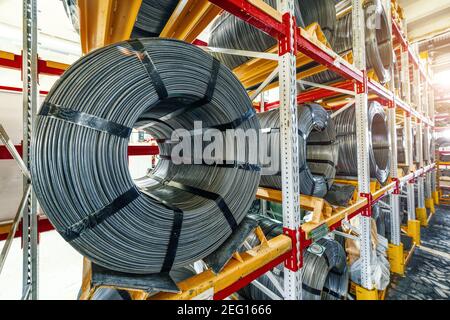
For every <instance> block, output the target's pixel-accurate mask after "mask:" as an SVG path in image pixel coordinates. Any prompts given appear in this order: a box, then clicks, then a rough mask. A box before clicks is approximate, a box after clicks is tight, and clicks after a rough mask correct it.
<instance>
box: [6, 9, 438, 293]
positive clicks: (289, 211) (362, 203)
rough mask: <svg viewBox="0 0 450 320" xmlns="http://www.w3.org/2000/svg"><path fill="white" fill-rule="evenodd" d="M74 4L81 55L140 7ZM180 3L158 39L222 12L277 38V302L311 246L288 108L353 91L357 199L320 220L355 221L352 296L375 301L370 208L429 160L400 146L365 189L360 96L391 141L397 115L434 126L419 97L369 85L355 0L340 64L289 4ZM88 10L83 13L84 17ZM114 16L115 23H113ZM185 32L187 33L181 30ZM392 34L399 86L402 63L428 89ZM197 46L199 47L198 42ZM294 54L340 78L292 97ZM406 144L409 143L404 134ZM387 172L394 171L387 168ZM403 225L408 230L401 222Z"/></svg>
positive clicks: (185, 34)
mask: <svg viewBox="0 0 450 320" xmlns="http://www.w3.org/2000/svg"><path fill="white" fill-rule="evenodd" d="M25 1H27V0H25ZM28 1H33V0H28ZM34 1H35V0H34ZM79 2H81V5H80V9H82V10H81V12H80V14H81V16H80V21H82V22H83V23H82V24H81V27H82V29H83V31H82V32H81V35H82V43H83V52H88V51H90V50H91V49H93V48H95V47H98V46H104V45H107V44H109V43H111V42H114V41H119V40H126V39H128V37H129V34H130V32H131V26H132V24H133V23H134V20H135V18H136V15H137V11H136V7H137V6H138V5H140V2H141V0H133V4H132V5H131V6H129V7H128V8H125V7H124V6H118V7H114V8H113V7H112V3H113V0H106V1H102V2H104V3H103V4H102V6H105V7H100V6H95V5H92V4H90V2H92V1H90V2H89V3H88V1H79ZM182 3H183V4H182V5H179V7H178V8H177V9H176V10H175V13H174V15H173V16H172V17H171V19H170V20H169V24H168V25H167V26H166V28H165V29H164V30H165V31H164V32H166V33H165V34H166V35H167V36H169V37H175V38H178V39H182V40H187V39H188V40H189V41H190V42H195V43H200V42H198V41H195V38H196V37H197V36H198V34H199V33H200V32H201V31H202V29H203V28H204V27H205V26H206V25H208V24H209V22H211V21H212V20H213V19H214V17H215V16H216V15H217V14H218V13H219V12H221V11H222V10H224V11H227V12H229V13H231V14H233V15H235V16H237V17H239V18H241V19H243V20H245V21H246V22H247V23H250V24H251V25H253V26H254V27H256V28H258V29H260V30H262V31H263V32H265V33H267V34H269V35H271V36H272V37H274V38H275V39H277V40H278V48H277V50H275V53H276V52H278V55H279V62H278V67H279V75H280V77H279V78H280V81H279V90H280V102H279V103H278V106H279V108H280V115H281V120H282V121H281V122H282V124H281V136H282V138H281V139H282V143H281V148H282V176H283V188H282V191H281V199H280V201H281V202H282V204H283V225H284V235H281V236H279V239H283V240H280V241H284V242H285V241H287V243H289V244H290V246H289V249H288V252H287V253H283V254H281V255H279V256H277V258H275V259H267V260H265V261H264V265H265V266H266V267H267V268H269V267H270V268H271V267H273V263H274V261H276V262H277V263H279V262H281V261H284V262H285V271H286V272H285V274H286V275H287V276H286V277H285V283H284V294H283V298H285V299H300V298H301V296H302V292H301V291H302V288H301V267H302V250H304V249H305V248H306V247H307V246H308V245H309V244H310V243H311V242H312V239H308V237H307V234H306V233H305V231H304V230H303V228H302V227H303V226H301V225H300V205H301V203H302V201H303V200H302V199H303V196H301V195H300V194H299V190H298V179H299V178H298V170H296V168H298V159H297V156H296V154H297V153H296V150H295V146H296V140H295V139H296V137H297V135H296V131H297V130H296V129H297V123H296V119H297V118H296V116H295V112H296V104H297V102H298V101H305V102H306V101H314V100H318V99H323V98H332V97H334V96H333V95H332V94H330V92H332V93H333V94H334V95H336V91H339V90H336V89H340V91H341V92H340V93H339V92H338V94H342V90H347V91H352V92H354V97H355V109H356V121H357V128H358V133H359V134H358V138H359V139H358V151H359V152H358V154H360V157H359V159H358V172H359V174H358V176H359V177H358V190H359V194H360V196H359V199H358V200H357V201H356V203H354V204H353V205H352V206H351V207H348V208H344V209H343V210H342V211H340V212H339V214H337V215H332V216H331V217H330V218H329V220H325V221H324V222H323V223H325V224H326V225H327V226H328V228H329V229H330V230H334V229H335V228H336V227H337V226H339V225H341V224H342V223H343V221H345V220H346V219H350V218H354V217H357V216H358V217H360V219H361V229H362V235H361V238H360V241H361V248H362V250H361V256H362V258H363V269H362V271H363V276H362V280H363V281H362V284H361V286H360V287H358V288H357V298H358V299H378V296H379V295H378V292H377V290H376V288H374V287H373V283H372V279H371V272H370V264H369V261H370V254H371V253H370V252H371V250H370V249H369V246H370V229H369V228H370V224H369V221H370V216H371V206H372V204H374V203H376V202H377V201H379V200H380V199H382V198H383V197H384V196H386V195H391V194H394V195H395V194H398V192H399V188H400V187H401V185H403V184H408V185H410V184H411V182H412V181H414V180H419V178H420V177H421V175H424V174H426V173H427V172H429V171H430V170H433V169H434V164H432V163H429V161H428V162H427V164H428V165H427V164H426V163H425V162H424V161H422V162H421V163H419V165H420V166H419V168H417V169H413V163H412V148H409V149H411V150H409V149H408V160H409V162H408V165H409V166H410V170H409V174H407V175H405V176H403V177H396V176H395V174H394V176H393V179H392V181H391V182H389V183H388V185H386V186H385V187H383V188H381V189H379V190H377V191H375V192H373V191H371V189H370V178H369V171H368V158H367V154H368V152H364V150H367V145H368V130H367V104H368V99H369V98H370V99H377V100H380V101H382V102H383V103H384V105H385V106H386V107H387V108H389V109H392V110H388V115H389V128H390V135H391V137H395V134H394V133H393V132H392V130H393V128H395V125H393V123H394V122H395V119H397V118H398V116H399V114H400V115H402V116H403V121H404V122H405V124H404V125H405V126H410V127H411V126H412V121H411V119H412V118H414V119H415V122H417V123H419V126H418V127H419V129H420V128H421V127H422V126H426V127H427V128H432V127H433V126H434V122H433V119H432V118H430V115H429V114H426V113H424V111H423V109H422V108H421V107H420V106H421V104H422V102H421V100H419V101H418V105H417V106H416V107H415V108H414V107H412V105H411V100H410V98H409V97H408V96H409V95H408V94H407V95H404V96H403V98H400V97H397V96H396V95H395V94H394V93H393V92H394V88H393V87H392V86H391V90H388V89H386V88H385V87H383V86H381V85H380V84H379V83H377V82H376V81H374V80H372V79H369V78H368V73H367V71H366V66H365V59H364V55H365V43H364V40H363V39H364V28H361V27H360V26H361V25H363V23H364V20H363V14H362V1H361V0H352V7H353V11H352V14H353V21H354V25H353V29H354V34H355V37H354V44H353V46H354V49H353V61H354V65H352V64H350V63H348V62H347V61H345V60H344V59H342V57H340V56H339V55H337V54H336V53H334V52H333V51H332V50H331V49H329V48H327V47H326V45H322V44H321V43H318V41H316V39H314V38H313V37H312V36H311V33H310V32H307V31H306V30H305V29H302V28H297V27H296V26H295V23H294V20H293V18H292V12H293V0H280V1H279V7H278V10H275V9H273V8H271V7H269V6H268V5H266V4H265V3H264V2H263V1H262V0H210V1H209V2H208V1H206V0H187V1H183V2H182ZM214 5H215V6H214ZM83 6H84V7H83ZM88 6H91V7H88ZM83 8H84V9H83ZM88 8H90V12H88V10H87V9H88ZM101 8H104V9H106V11H105V10H104V11H103V14H99V12H102V11H101V10H99V9H101ZM192 8H201V10H200V11H201V13H200V14H196V15H194V13H193V12H194V11H193V10H190V9H192ZM195 12H197V11H195ZM389 12H390V10H389ZM120 17H122V18H121V19H120ZM189 29H191V30H193V31H192V32H189ZM392 32H393V34H394V35H395V36H396V39H399V40H398V41H400V42H401V43H402V46H401V50H402V52H403V53H402V69H403V70H404V71H403V75H404V76H405V81H406V79H408V81H409V79H410V76H409V73H410V72H409V71H410V67H409V63H410V62H411V64H412V65H413V69H415V70H418V72H414V74H418V75H419V78H420V79H423V80H424V81H423V82H424V84H425V85H424V90H425V91H427V86H429V85H430V81H429V78H428V76H427V75H426V73H425V71H424V69H423V67H422V65H421V63H420V60H419V59H418V58H417V57H416V55H415V53H414V51H413V50H412V49H411V47H410V46H409V44H408V43H407V41H406V38H405V37H404V35H403V34H402V33H401V30H400V29H399V28H398V25H397V24H396V22H395V21H393V23H392ZM96 36H101V37H100V38H98V39H101V40H100V41H97V42H95V41H93V38H94V37H96ZM202 45H204V44H203V43H202ZM298 53H301V54H303V55H304V56H305V57H307V58H308V59H310V60H312V61H314V62H316V63H318V64H320V65H321V66H323V67H324V68H326V69H328V70H331V71H333V72H335V73H337V74H339V75H340V76H342V77H343V78H344V79H346V80H345V81H343V82H341V83H339V84H335V85H333V86H334V88H333V87H330V88H316V89H313V90H311V91H305V92H301V93H299V94H298V95H297V93H296V89H295V87H296V86H295V82H296V76H297V75H296V60H297V54H298ZM0 61H1V60H0ZM321 70H322V69H321ZM419 81H420V80H419ZM406 91H408V90H406ZM302 95H303V96H302ZM270 107H271V106H270V103H269V104H266V105H265V106H264V109H265V110H267V109H268V108H270ZM341 107H342V106H341ZM407 140H408V136H407ZM418 140H420V139H418ZM409 141H410V142H411V141H412V137H411V136H410V135H409ZM393 168H396V165H395V163H394V166H393ZM394 172H396V170H394ZM395 198H396V197H395V196H394V197H393V199H395ZM413 199H414V198H413ZM395 201H396V200H394V202H393V203H394V204H393V205H392V204H391V205H392V206H393V207H395V206H396V205H395ZM414 209H415V207H414V204H413V203H409V210H410V211H412V212H411V218H415V216H413V213H414V214H415V212H414ZM394 212H395V210H394ZM395 214H396V213H395ZM395 214H394V215H395ZM412 220H413V219H411V221H412ZM393 221H394V223H393V230H394V234H395V235H394V240H393V241H392V242H393V243H392V244H393V245H396V243H398V241H397V240H398V236H397V235H398V234H397V231H399V230H400V225H397V222H396V221H398V219H394V220H393ZM408 227H410V226H409V225H408ZM408 229H410V228H408ZM408 231H410V230H408ZM276 259H281V260H276ZM270 268H269V269H270ZM257 270H259V271H261V270H265V268H261V266H259V268H257V269H255V270H253V271H254V272H250V273H249V274H247V275H246V276H245V277H244V278H242V277H241V279H240V280H236V279H234V278H232V277H230V278H226V279H227V281H229V282H228V284H229V286H228V287H229V288H231V289H229V290H228V291H225V293H223V294H218V295H214V298H224V297H226V295H229V294H231V293H232V292H234V291H235V290H237V288H239V287H242V286H244V285H246V284H248V283H250V282H252V281H253V280H254V279H256V278H257V277H258V276H259V275H261V274H262V273H260V272H256V271H257ZM267 270H268V269H267ZM236 272H237V273H234V275H236V274H238V271H236ZM197 280H198V279H197ZM222 280H223V279H222ZM210 281H212V282H214V283H219V280H218V278H217V276H212V277H211V279H210ZM199 283H200V282H199V281H196V280H193V281H192V282H189V281H188V285H187V287H186V290H189V289H190V288H193V287H194V286H197V285H199ZM233 290H234V291H233ZM184 291H185V290H184ZM199 293H200V292H199Z"/></svg>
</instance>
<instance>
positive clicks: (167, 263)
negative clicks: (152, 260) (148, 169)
mask: <svg viewBox="0 0 450 320" xmlns="http://www.w3.org/2000/svg"><path fill="white" fill-rule="evenodd" d="M153 177H155V179H156V180H162V179H160V178H158V177H156V176H153ZM142 192H143V193H144V194H145V195H147V196H149V197H150V198H151V199H153V200H155V201H156V202H158V203H160V204H162V205H163V206H164V207H166V208H167V209H169V210H173V223H172V229H171V232H170V238H169V242H168V244H167V250H166V255H165V257H164V261H163V264H162V266H161V272H169V271H170V270H171V269H172V266H173V263H174V261H175V256H176V255H177V250H178V240H179V239H180V234H181V229H182V227H183V218H184V215H183V210H181V209H180V208H178V207H175V206H173V205H171V204H170V203H168V202H167V201H166V200H163V199H161V198H160V197H158V196H155V195H154V194H152V193H151V192H149V191H148V190H145V189H143V190H142Z"/></svg>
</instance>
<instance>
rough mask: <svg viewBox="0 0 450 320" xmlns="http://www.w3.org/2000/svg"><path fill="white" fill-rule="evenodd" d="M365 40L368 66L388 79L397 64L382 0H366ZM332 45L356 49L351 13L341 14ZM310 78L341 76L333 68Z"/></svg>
mask: <svg viewBox="0 0 450 320" xmlns="http://www.w3.org/2000/svg"><path fill="white" fill-rule="evenodd" d="M364 16H365V19H364V21H365V22H366V23H365V44H366V64H367V69H372V68H373V69H374V71H375V74H376V76H377V78H378V80H379V81H380V82H381V83H386V82H388V81H389V80H390V78H391V70H392V68H393V64H394V54H393V46H392V36H391V33H390V32H389V24H388V18H387V15H386V12H385V11H384V8H383V5H382V2H381V0H369V1H366V2H365V3H364ZM335 30H336V31H335V33H334V37H333V43H332V47H333V49H334V50H335V51H336V52H337V53H339V54H344V53H346V52H348V51H351V50H352V49H353V26H352V13H351V12H350V13H348V14H347V15H344V16H342V17H341V18H339V19H338V21H337V26H336V29H335ZM308 79H309V80H310V81H313V82H318V83H326V82H330V81H334V80H337V79H339V76H338V75H336V74H335V73H333V72H331V71H325V72H321V73H319V74H317V75H314V76H311V77H309V78H308Z"/></svg>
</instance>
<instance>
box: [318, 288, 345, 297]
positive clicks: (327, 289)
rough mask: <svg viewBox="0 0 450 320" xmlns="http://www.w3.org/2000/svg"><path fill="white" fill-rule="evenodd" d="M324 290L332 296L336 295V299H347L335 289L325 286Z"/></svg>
mask: <svg viewBox="0 0 450 320" xmlns="http://www.w3.org/2000/svg"><path fill="white" fill-rule="evenodd" d="M323 292H326V293H328V294H329V295H330V296H333V297H335V298H336V299H339V300H345V299H346V297H344V296H343V295H340V294H339V293H337V292H335V291H333V290H331V289H329V288H327V287H324V288H323Z"/></svg>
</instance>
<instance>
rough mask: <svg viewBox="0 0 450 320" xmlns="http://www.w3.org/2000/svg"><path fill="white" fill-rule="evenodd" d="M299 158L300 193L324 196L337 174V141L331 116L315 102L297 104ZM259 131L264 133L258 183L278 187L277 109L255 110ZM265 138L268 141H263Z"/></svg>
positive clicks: (278, 123)
mask: <svg viewBox="0 0 450 320" xmlns="http://www.w3.org/2000/svg"><path fill="white" fill-rule="evenodd" d="M297 114H298V158H299V175H300V193H302V194H306V195H312V196H316V197H324V196H325V195H326V193H327V192H328V190H329V189H330V187H331V185H332V184H333V179H334V176H335V174H336V164H337V162H338V154H339V153H338V148H339V147H338V143H337V141H336V131H335V128H334V122H333V119H331V118H330V116H329V114H328V112H327V111H326V110H325V109H324V108H323V107H322V106H320V105H318V104H313V103H310V104H303V105H299V106H298V113H297ZM258 119H259V122H260V125H261V131H262V132H263V133H267V135H263V136H262V137H263V139H261V140H260V145H261V146H266V147H263V148H262V149H263V150H265V149H267V152H265V153H264V154H263V155H262V156H261V157H260V161H261V163H260V164H261V182H260V185H261V186H263V187H269V188H275V189H281V187H282V183H281V166H280V157H281V155H280V147H279V146H280V112H279V110H271V111H268V112H263V113H258ZM266 139H267V140H266Z"/></svg>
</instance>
